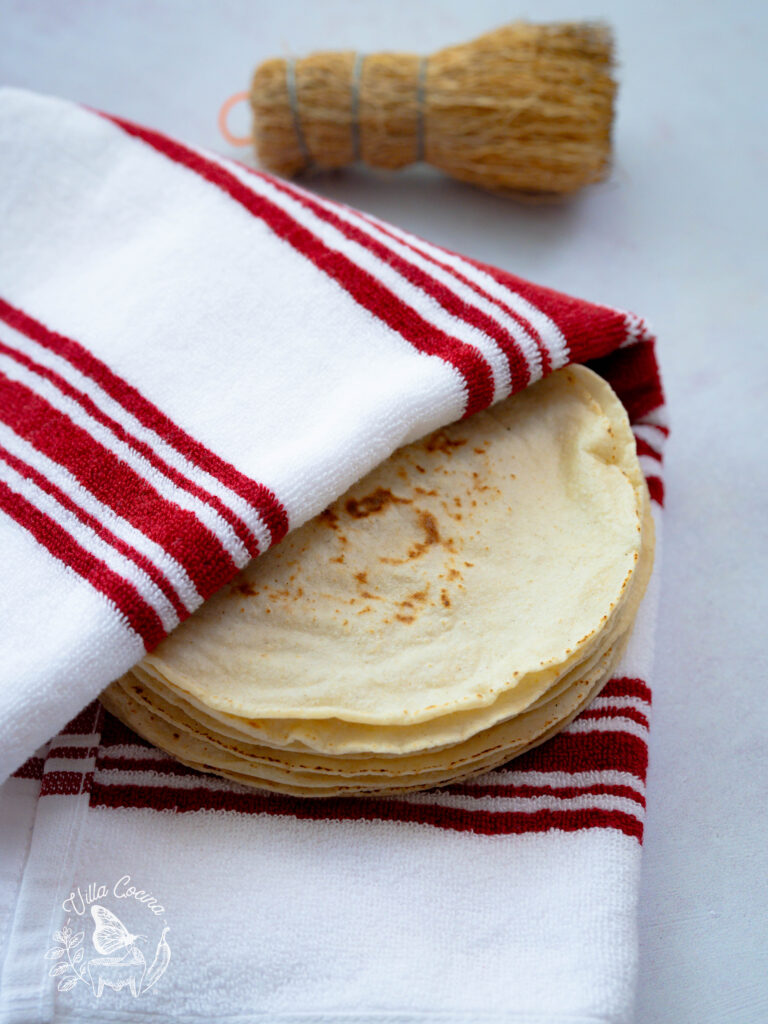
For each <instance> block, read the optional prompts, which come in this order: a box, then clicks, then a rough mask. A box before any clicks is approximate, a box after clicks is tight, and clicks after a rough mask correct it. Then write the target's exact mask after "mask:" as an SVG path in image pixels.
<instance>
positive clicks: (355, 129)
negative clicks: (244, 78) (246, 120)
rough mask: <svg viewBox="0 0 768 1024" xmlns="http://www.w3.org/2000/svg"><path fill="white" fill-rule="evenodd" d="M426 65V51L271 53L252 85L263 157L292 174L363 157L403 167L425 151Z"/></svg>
mask: <svg viewBox="0 0 768 1024" xmlns="http://www.w3.org/2000/svg"><path fill="white" fill-rule="evenodd" d="M427 70H428V62H427V59H426V58H422V57H418V56H414V55H410V54H388V53H373V54H365V55H364V54H356V53H354V52H351V51H349V52H339V53H315V54H312V55H310V56H309V57H304V58H301V59H298V60H283V59H272V60H267V61H265V62H264V63H263V64H261V65H259V67H258V68H257V69H256V72H255V74H254V76H253V83H252V86H251V93H250V101H251V106H252V108H253V113H254V144H255V146H256V152H257V154H258V157H259V160H260V162H261V163H262V165H263V166H265V167H267V168H268V169H269V170H271V171H275V172H276V173H278V174H285V175H293V174H296V173H298V172H299V171H302V170H305V169H307V168H309V167H317V168H334V167H344V166H346V165H347V164H350V163H354V162H355V161H356V160H363V161H364V162H365V163H367V164H369V165H370V166H372V167H382V168H386V169H389V170H396V169H398V168H400V167H405V166H406V165H407V164H410V163H413V162H414V161H416V160H420V159H423V158H424V157H425V155H426V154H425V148H426V140H425V118H424V93H425V88H426V85H427V82H426V76H427Z"/></svg>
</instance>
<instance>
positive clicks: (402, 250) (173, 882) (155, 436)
mask: <svg viewBox="0 0 768 1024" xmlns="http://www.w3.org/2000/svg"><path fill="white" fill-rule="evenodd" d="M569 361H579V362H585V361H589V362H590V365H592V366H593V368H594V369H596V370H597V371H598V372H600V373H602V374H603V375H604V376H605V377H606V378H607V379H608V380H609V381H610V382H611V383H612V385H613V386H614V388H615V389H616V390H617V393H618V394H619V396H620V397H621V399H622V401H623V402H624V404H625V406H626V408H627V410H628V412H629V414H630V419H631V422H632V425H633V430H634V432H635V436H636V439H637V444H638V451H639V453H640V456H641V462H642V464H643V467H644V469H645V471H646V477H647V479H648V482H649V486H650V489H651V495H652V498H653V501H654V513H655V514H656V518H657V527H660V524H659V522H658V512H659V508H660V505H661V503H662V500H663V487H662V482H661V475H660V461H661V453H662V447H663V443H664V439H665V437H666V433H667V429H666V424H665V419H664V409H663V396H662V391H661V385H660V381H659V376H658V370H657V366H656V361H655V355H654V343H653V339H652V337H651V335H650V334H649V332H648V331H647V329H646V328H645V326H644V325H643V324H642V322H641V321H639V320H638V319H637V318H636V317H634V316H632V315H631V314H625V313H621V312H618V311H616V310H612V309H609V308H607V307H604V306H598V305H594V304H590V303H586V302H583V301H581V300H576V299H571V298H568V297H566V296H563V295H560V294H558V293H556V292H553V291H551V290H548V289H546V288H542V287H539V286H535V285H532V284H530V283H529V282H525V281H522V280H521V279H519V278H516V277H514V276H513V275H511V274H509V273H508V272H506V271H501V270H497V269H495V268H492V267H487V266H484V265H481V264H478V263H476V262H473V261H470V260H467V259H465V258H463V257H459V256H457V255H455V254H452V253H449V252H446V251H444V250H442V249H439V248H437V247H435V246H432V245H429V244H428V243H426V242H423V241H421V240H420V239H416V238H414V237H413V236H411V235H408V234H407V233H405V232H403V231H400V230H398V229H395V228H393V227H391V226H389V225H385V224H383V223H381V222H379V221H377V220H375V219H373V218H370V217H368V216H365V215H363V214H360V213H358V212H356V211H353V210H350V209H348V208H346V207H341V206H339V205H337V204H333V203H329V202H327V201H325V200H321V199H319V198H317V197H315V196H313V195H312V194H311V193H308V192H306V191H304V190H302V189H299V188H297V187H296V186H293V185H289V184H287V183H285V182H281V181H279V180H277V179H274V178H270V177H269V176H266V175H261V174H254V173H253V172H250V171H248V170H246V169H244V168H241V167H239V166H237V165H233V164H231V163H228V162H226V161H224V160H221V159H220V158H218V157H215V156H212V155H210V154H204V153H202V152H200V151H198V150H195V149H192V148H190V147H187V146H183V145H181V144H180V143H177V142H174V141H172V140H170V139H167V138H165V137H164V136H161V135H160V134H158V133H156V132H153V131H150V130H148V129H143V128H139V127H137V126H134V125H130V124H127V123H125V122H122V121H118V120H115V119H111V118H108V117H106V116H104V115H100V114H96V113H93V112H90V111H86V110H83V109H81V108H79V107H76V106H73V105H70V104H67V103H62V102H60V101H57V100H51V99H45V98H41V97H37V96H33V95H30V94H28V93H22V92H18V91H12V90H10V91H3V92H0V544H1V545H2V550H3V554H4V558H3V563H4V564H3V568H2V573H3V576H2V587H1V588H0V723H2V726H1V728H2V730H3V742H2V763H1V765H0V767H1V768H2V769H3V771H4V772H5V773H7V772H8V771H12V770H13V769H14V768H16V766H17V765H19V763H20V762H21V761H23V760H24V758H25V757H29V755H30V754H31V753H32V751H33V750H34V749H35V748H36V747H37V746H38V744H39V743H40V742H41V741H43V740H44V739H46V738H47V737H48V736H49V735H50V734H51V733H54V732H55V731H56V730H57V729H59V728H60V726H61V724H62V723H63V722H64V721H66V720H67V718H70V717H71V716H72V715H75V713H76V712H79V714H76V717H75V718H74V719H73V720H72V721H71V722H70V724H69V725H68V726H67V727H66V728H65V729H64V731H63V732H62V733H61V734H60V735H58V736H57V737H56V738H55V739H54V740H52V741H51V744H50V747H49V748H48V749H47V750H45V751H43V752H39V753H38V754H37V755H35V756H32V757H29V759H28V760H27V761H26V762H25V763H24V764H23V766H22V767H21V768H19V769H18V770H17V771H16V773H15V776H14V777H13V778H11V779H9V780H8V781H7V782H6V783H5V786H4V787H3V789H2V791H1V792H0V801H1V802H0V811H2V813H3V816H4V824H6V823H7V825H8V830H7V832H6V833H5V836H6V839H5V847H3V858H4V870H3V871H2V873H0V883H1V885H2V890H3V891H2V893H0V897H2V899H1V900H0V905H2V906H3V907H4V908H7V921H6V923H5V927H4V928H3V929H0V936H2V938H3V939H4V951H3V964H2V979H1V981H0V1020H7V1021H14V1022H21V1021H23V1022H24V1024H29V1022H32V1021H40V1022H50V1021H110V1020H111V1021H124V1020H131V1021H133V1020H137V1021H140V1020H146V1021H148V1022H149V1021H166V1020H174V1021H190V1022H191V1021H195V1022H202V1021H212V1020H216V1021H232V1022H236V1021H237V1022H243V1021H279V1022H285V1024H287V1022H295V1021H296V1022H297V1021H302V1022H304V1024H309V1022H311V1021H317V1022H323V1024H326V1022H328V1024H330V1022H332V1021H345V1022H351V1021H356V1020H361V1021H366V1022H373V1021H381V1022H387V1024H394V1022H401V1021H403V1022H405V1021H431V1022H434V1021H465V1022H468V1021H484V1020H488V1021H513V1022H519V1021H528V1022H536V1024H542V1022H544V1021H546V1022H550V1021H552V1022H558V1021H563V1022H569V1024H575V1022H578V1024H587V1022H589V1024H596V1022H598V1021H599V1022H626V1021H627V1020H629V1019H630V1015H631V1003H632V986H633V978H634V965H635V956H636V939H635V904H636V899H637V883H638V870H639V856H640V843H641V840H642V822H643V809H644V783H645V772H646V764H647V729H648V711H649V703H650V689H649V686H648V682H649V674H650V664H651V661H650V659H651V653H652V632H653V630H652V620H653V614H654V607H655V600H654V594H655V592H656V590H657V588H658V571H657V572H656V574H655V576H654V581H653V583H652V587H651V593H650V594H649V597H648V598H647V599H646V601H645V602H644V604H643V606H642V608H641V613H640V618H639V620H638V624H637V629H636V632H635V636H634V638H633V641H632V643H631V646H630V648H629V650H628V652H627V655H626V656H625V659H624V661H623V663H622V666H621V667H620V670H619V673H618V674H617V676H616V677H615V678H614V679H613V680H611V682H610V683H609V684H608V686H607V687H606V689H605V690H604V691H603V694H602V695H601V696H600V698H598V700H596V701H595V702H593V704H592V705H591V707H590V708H589V709H588V710H587V711H586V712H584V714H582V716H580V718H579V719H578V720H577V721H576V722H574V723H573V724H572V725H571V726H570V727H569V728H568V729H567V730H566V731H565V732H564V733H563V734H561V735H560V736H558V737H556V738H555V739H554V740H552V741H550V742H549V743H547V744H545V745H543V746H542V747H540V748H538V749H537V750H534V751H532V752H530V753H529V754H527V755H524V756H523V757H522V758H520V759H518V760H516V761H514V762H513V763H512V764H511V765H510V766H508V767H506V768H502V769H499V770H497V771H496V772H491V773H489V774H488V775H487V776H484V777H482V778H480V779H475V780H472V781H470V782H467V783H463V784H460V785H455V786H452V787H449V788H447V789H445V790H440V791H434V792H431V793H427V794H416V795H408V796H405V797H399V798H387V799H378V800H362V799H361V800H352V799H339V800H330V801H306V800H298V799H292V798H289V797H279V796H275V795H268V794H259V793H256V792H254V791H248V790H244V789H242V788H240V787H238V786H237V785H235V784H233V783H229V782H226V781H225V780H220V779H215V778H211V777H208V776H202V775H199V774H198V773H195V772H193V771H191V770H189V769H186V768H184V767H183V766H180V765H178V764H176V763H175V762H173V761H172V760H171V759H169V758H167V757H166V756H165V755H163V754H161V753H160V752H159V751H157V750H154V749H153V748H152V747H150V746H149V745H147V744H146V743H144V742H143V741H141V740H140V739H138V738H137V737H136V736H135V735H133V734H132V733H130V731H128V730H126V729H125V728H124V727H123V726H121V725H120V724H119V723H117V722H116V721H115V720H114V719H112V718H111V717H110V716H105V715H104V714H103V712H102V711H101V710H100V708H99V706H98V705H97V704H95V703H89V702H90V701H91V699H92V698H93V697H94V696H95V694H96V693H98V691H99V690H100V688H101V687H102V686H103V685H105V684H106V683H107V682H109V681H110V680H111V679H112V678H114V677H115V676H116V675H118V674H120V673H121V672H122V671H123V670H124V669H125V668H126V667H128V666H129V665H130V664H132V663H133V662H134V661H135V660H137V659H138V658H139V657H141V655H142V653H143V652H144V650H145V649H146V648H148V647H151V646H152V645H153V644H154V643H156V642H158V641H159V639H160V638H161V637H162V636H163V635H164V634H165V633H166V632H167V631H168V630H170V629H172V628H173V626H174V625H175V624H176V622H178V621H179V620H180V619H182V618H184V617H186V615H188V614H189V613H190V611H191V610H193V609H194V608H195V607H196V606H197V605H198V604H199V603H200V602H201V601H202V600H204V599H205V598H206V597H207V596H208V595H209V594H210V593H212V592H213V591H215V590H216V589H217V588H218V587H219V586H221V585H223V583H224V582H226V581H227V580H228V579H230V578H231V577H232V575H233V574H234V573H235V572H236V571H237V569H238V567H240V566H242V565H243V564H244V563H245V562H246V561H247V560H248V559H249V558H250V557H252V556H254V555H255V554H257V553H258V552H259V551H261V550H264V548H266V547H267V546H269V544H270V543H272V542H274V541H275V540H278V539H279V538H280V537H281V536H282V535H283V534H284V533H285V531H286V530H287V529H289V528H291V527H295V526H297V525H299V524H300V523H301V522H303V521H304V520H305V519H306V518H307V517H309V516H310V515H312V514H314V513H316V512H318V511H320V510H321V509H322V508H323V507H325V505H327V503H328V502H329V501H330V500H332V499H333V498H334V497H336V496H337V495H338V494H339V493H341V492H342V491H343V490H344V489H345V488H346V487H347V486H348V485H349V484H350V483H351V482H352V481H353V480H355V479H357V478H359V477H360V476H361V475H363V474H364V473H365V472H366V471H367V470H368V469H370V468H371V467H372V466H373V465H375V464H376V463H377V462H378V461H380V460H381V459H383V458H384V457H385V456H386V455H388V454H389V453H390V452H391V451H392V450H393V449H394V448H396V447H398V445H400V444H402V443H404V442H406V441H409V440H411V439H414V438H416V437H418V436H420V435H422V434H424V433H427V432H428V431H430V430H432V429H434V428H436V427H438V426H439V425H441V424H443V423H446V422H449V421H451V420H454V419H457V418H459V417H461V416H463V415H470V414H471V413H472V412H474V411H476V410H477V409H480V408H482V407H484V406H486V405H488V404H490V403H491V402H493V401H496V400H498V399H500V398H503V397H506V395H508V394H510V393H512V392H514V391H516V390H519V389H520V388H522V387H525V386H526V384H528V383H530V382H532V381H534V380H536V379H538V378H539V377H541V376H542V375H543V374H545V373H547V372H549V371H550V370H551V369H554V368H556V367H558V366H561V365H564V364H565V363H567V362H569ZM81 709H82V710H81ZM30 827H31V833H30ZM132 890H133V891H132Z"/></svg>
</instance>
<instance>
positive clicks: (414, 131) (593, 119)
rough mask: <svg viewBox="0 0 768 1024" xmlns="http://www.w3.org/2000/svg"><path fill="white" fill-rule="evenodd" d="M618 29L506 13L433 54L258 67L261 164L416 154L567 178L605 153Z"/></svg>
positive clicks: (600, 172)
mask: <svg viewBox="0 0 768 1024" xmlns="http://www.w3.org/2000/svg"><path fill="white" fill-rule="evenodd" d="M612 66H613V43H612V37H611V32H610V30H609V29H608V27H607V26H605V25H603V24H595V23H589V22H585V23H564V24H553V25H531V24H528V23H526V22H517V23H515V24H511V25H506V26H504V27H502V28H499V29H496V31H494V32H489V33H488V34H487V35H484V36H481V37H480V38H479V39H475V40H474V41H472V42H470V43H466V44H464V45H462V46H451V47H448V48H447V49H444V50H439V51H438V52H437V53H434V54H432V55H431V56H429V57H419V56H414V55H411V54H402V53H374V54H358V53H354V52H339V53H314V54H311V55H310V56H308V57H303V58H301V59H290V60H283V59H278V58H275V59H271V60H267V61H264V63H263V64H261V65H260V66H259V67H258V68H257V69H256V72H255V74H254V76H253V83H252V86H251V92H250V102H251V106H252V108H253V114H254V129H253V139H254V144H255V147H256V152H257V156H258V158H259V161H260V163H261V164H262V166H264V167H266V168H267V169H269V170H271V171H275V172H277V173H278V174H283V175H294V174H297V173H299V172H300V171H303V170H306V169H308V168H313V167H316V168H333V167H343V166H345V165H346V164H349V163H352V162H354V161H356V160H362V161H364V162H365V163H366V164H369V165H370V166H372V167H381V168H387V169H390V170H394V169H397V168H400V167H405V166H406V165H407V164H411V163H414V162H415V161H419V160H426V161H427V162H428V163H430V164H432V165H433V166H435V167H439V168H440V169H441V170H443V171H445V172H446V173H447V174H450V175H451V176H452V177H454V178H459V179H460V180H462V181H468V182H472V183H473V184H476V185H482V186H484V187H485V188H490V189H502V190H514V191H517V192H555V193H566V192H573V191H574V190H575V189H578V188H581V187H582V186H583V185H587V184H589V183H591V182H595V181H599V180H600V179H601V178H603V177H604V176H605V174H606V173H607V171H608V168H609V166H610V156H611V123H612V118H613V99H614V93H615V89H616V86H615V83H614V81H613V78H612V75H611V72H612Z"/></svg>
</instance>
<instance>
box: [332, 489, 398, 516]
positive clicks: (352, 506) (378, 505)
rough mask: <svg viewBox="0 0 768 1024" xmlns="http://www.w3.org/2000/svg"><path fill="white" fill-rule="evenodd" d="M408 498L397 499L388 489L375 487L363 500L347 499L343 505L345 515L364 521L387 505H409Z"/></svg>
mask: <svg viewBox="0 0 768 1024" xmlns="http://www.w3.org/2000/svg"><path fill="white" fill-rule="evenodd" d="M410 504H411V499H410V498H398V497H397V495H396V494H393V493H392V491H390V489H389V488H388V487H377V488H376V490H375V491H373V492H372V493H371V494H367V495H366V496H365V497H364V498H360V499H359V500H358V499H357V498H349V499H348V500H347V502H346V504H345V505H344V508H345V509H346V511H347V513H348V514H349V515H350V516H352V518H353V519H365V518H366V517H367V516H372V515H374V514H375V513H376V512H381V510H382V509H383V508H386V507H387V505H410Z"/></svg>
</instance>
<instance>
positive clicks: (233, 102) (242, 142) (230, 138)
mask: <svg viewBox="0 0 768 1024" xmlns="http://www.w3.org/2000/svg"><path fill="white" fill-rule="evenodd" d="M247 99H248V93H247V92H236V93H235V94H234V96H230V97H229V99H228V100H224V102H223V103H222V105H221V110H220V111H219V131H220V132H221V134H222V135H223V136H224V138H225V139H226V140H227V142H228V143H229V144H230V145H232V146H250V144H251V142H252V141H253V139H252V138H251V136H250V135H233V134H232V132H231V131H230V130H229V125H228V124H227V121H228V119H229V112H230V111H231V110H232V107H236V106H237V104H238V103H240V102H241V101H242V100H247Z"/></svg>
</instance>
